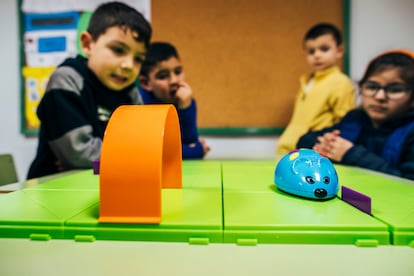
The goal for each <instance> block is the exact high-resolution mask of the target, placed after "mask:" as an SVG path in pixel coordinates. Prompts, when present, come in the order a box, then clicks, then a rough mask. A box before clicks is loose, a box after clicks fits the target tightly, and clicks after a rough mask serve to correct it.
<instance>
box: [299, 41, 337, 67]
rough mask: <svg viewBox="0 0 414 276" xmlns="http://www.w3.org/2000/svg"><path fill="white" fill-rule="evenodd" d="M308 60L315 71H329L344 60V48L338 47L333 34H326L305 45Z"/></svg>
mask: <svg viewBox="0 0 414 276" xmlns="http://www.w3.org/2000/svg"><path fill="white" fill-rule="evenodd" d="M304 48H305V52H306V60H307V62H308V63H309V65H310V66H312V68H313V70H314V71H320V70H325V69H328V68H330V67H332V66H334V65H336V64H337V62H338V60H339V59H341V58H342V55H343V47H342V46H338V45H337V44H336V41H335V39H334V37H333V36H332V34H324V35H321V36H318V37H317V38H315V39H308V40H306V41H305V43H304Z"/></svg>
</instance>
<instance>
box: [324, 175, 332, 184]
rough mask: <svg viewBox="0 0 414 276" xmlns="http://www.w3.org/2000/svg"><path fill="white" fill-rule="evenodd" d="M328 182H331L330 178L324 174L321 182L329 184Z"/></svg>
mask: <svg viewBox="0 0 414 276" xmlns="http://www.w3.org/2000/svg"><path fill="white" fill-rule="evenodd" d="M330 182H331V180H330V179H329V177H327V176H325V177H324V178H323V183H325V184H329V183H330Z"/></svg>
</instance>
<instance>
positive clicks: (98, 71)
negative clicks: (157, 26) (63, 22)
mask: <svg viewBox="0 0 414 276" xmlns="http://www.w3.org/2000/svg"><path fill="white" fill-rule="evenodd" d="M135 37H137V34H136V33H135V32H133V31H131V30H129V29H126V30H124V29H122V28H121V27H117V26H115V27H111V28H109V29H108V30H107V31H106V32H105V33H104V34H102V35H100V36H99V37H98V39H97V40H96V41H94V40H93V39H92V37H91V36H90V35H89V34H88V33H87V32H84V33H82V35H81V42H82V49H83V51H84V53H85V54H86V55H87V56H88V66H89V68H90V69H91V70H92V71H93V72H94V73H95V75H96V76H97V77H98V79H99V80H100V81H101V82H102V83H103V84H104V85H105V86H106V87H108V88H110V89H112V90H116V91H119V90H122V89H124V88H125V87H127V86H129V85H131V84H133V83H134V82H135V81H136V79H137V77H138V73H139V70H140V69H141V64H142V61H143V60H144V58H145V53H146V48H145V44H144V43H143V42H138V41H136V39H135Z"/></svg>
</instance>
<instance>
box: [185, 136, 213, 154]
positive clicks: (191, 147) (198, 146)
mask: <svg viewBox="0 0 414 276" xmlns="http://www.w3.org/2000/svg"><path fill="white" fill-rule="evenodd" d="M209 151H210V147H209V146H208V145H207V144H206V142H205V141H204V140H203V139H200V140H199V141H197V142H196V143H193V144H183V159H200V158H203V157H204V156H205V155H206V154H207V152H209Z"/></svg>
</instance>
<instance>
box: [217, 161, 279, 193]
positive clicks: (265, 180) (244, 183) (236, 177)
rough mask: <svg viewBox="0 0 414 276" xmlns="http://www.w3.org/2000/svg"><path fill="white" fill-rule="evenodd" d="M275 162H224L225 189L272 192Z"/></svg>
mask: <svg viewBox="0 0 414 276" xmlns="http://www.w3.org/2000/svg"><path fill="white" fill-rule="evenodd" d="M275 164H276V163H275V162H273V161H239V162H237V161H232V162H223V165H222V166H223V183H224V185H223V189H224V190H227V191H228V190H234V191H246V192H247V191H248V192H251V193H253V192H270V193H271V192H272V191H271V189H270V188H271V187H272V186H274V171H275Z"/></svg>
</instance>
